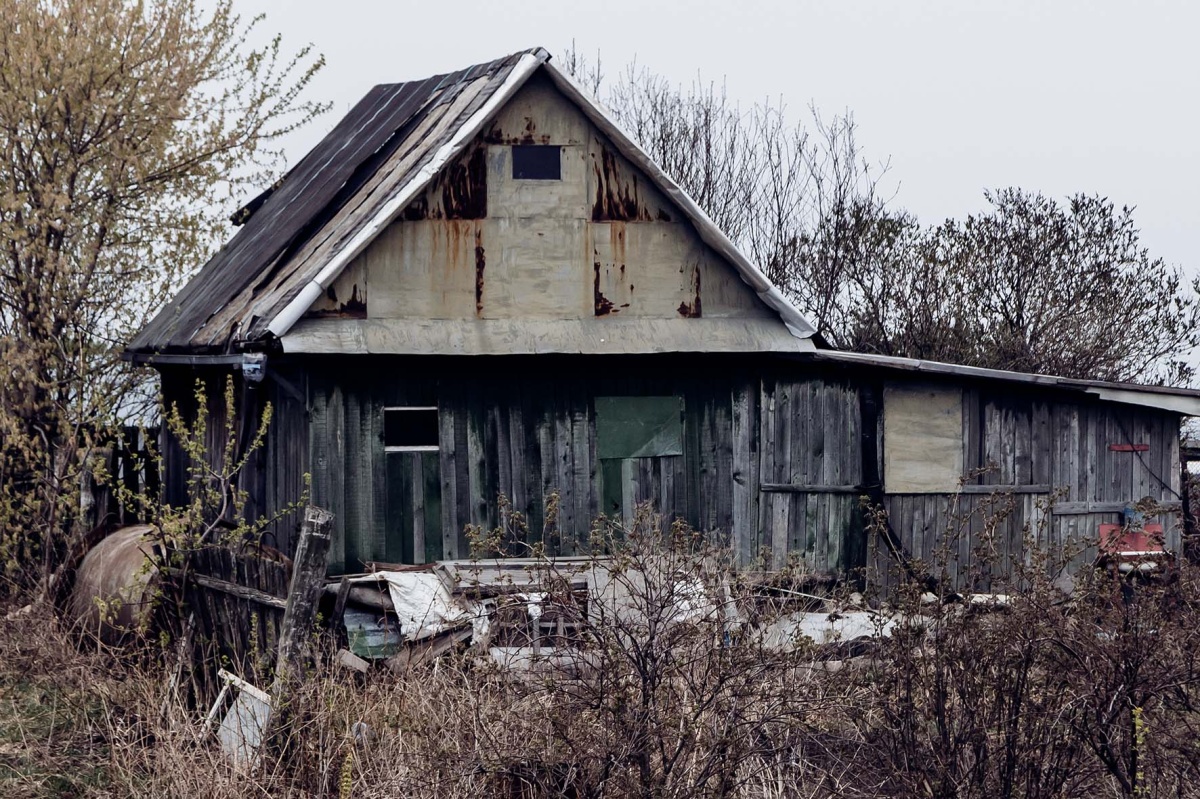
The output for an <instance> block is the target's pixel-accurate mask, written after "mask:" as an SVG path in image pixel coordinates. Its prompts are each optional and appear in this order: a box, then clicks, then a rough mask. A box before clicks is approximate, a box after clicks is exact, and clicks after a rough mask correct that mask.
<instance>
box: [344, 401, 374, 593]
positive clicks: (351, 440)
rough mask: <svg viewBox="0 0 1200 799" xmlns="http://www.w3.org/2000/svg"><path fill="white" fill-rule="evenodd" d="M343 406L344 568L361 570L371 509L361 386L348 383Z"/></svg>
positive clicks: (368, 551)
mask: <svg viewBox="0 0 1200 799" xmlns="http://www.w3.org/2000/svg"><path fill="white" fill-rule="evenodd" d="M343 396H344V402H345V408H346V418H345V445H344V456H343V460H342V469H343V473H344V475H345V481H344V485H345V492H346V493H345V496H346V504H345V518H346V522H345V525H344V526H343V530H344V535H345V541H346V569H347V571H355V572H356V571H360V570H361V569H362V566H361V564H362V562H363V561H367V560H371V559H372V558H373V557H374V556H375V553H373V552H372V551H371V545H372V543H373V542H372V540H371V530H370V510H369V508H368V507H367V505H368V503H369V502H370V495H371V479H370V472H367V471H363V468H364V465H366V464H365V463H364V460H365V459H367V458H369V456H368V455H367V454H366V453H365V452H364V451H365V450H367V449H369V447H368V446H367V442H366V441H365V440H364V438H363V437H364V434H365V432H366V424H364V420H363V412H362V411H363V393H362V389H361V387H359V386H357V385H353V384H351V385H348V386H347V387H346V391H345V393H344V395H343Z"/></svg>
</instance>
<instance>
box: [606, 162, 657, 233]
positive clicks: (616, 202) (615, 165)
mask: <svg viewBox="0 0 1200 799" xmlns="http://www.w3.org/2000/svg"><path fill="white" fill-rule="evenodd" d="M592 163H593V165H594V169H595V172H596V202H595V203H594V204H593V205H592V221H593V222H612V221H620V222H649V221H651V220H652V219H653V217H652V216H651V215H650V209H648V208H646V207H644V206H643V205H642V204H641V202H640V199H639V197H638V178H637V173H636V172H634V173H632V174H630V175H629V176H628V178H626V177H625V176H624V175H622V174H621V164H620V161H619V160H618V159H617V155H616V153H614V152H612V151H611V150H609V149H608V148H607V147H602V148H601V150H600V160H599V161H597V160H596V158H595V153H593V154H592Z"/></svg>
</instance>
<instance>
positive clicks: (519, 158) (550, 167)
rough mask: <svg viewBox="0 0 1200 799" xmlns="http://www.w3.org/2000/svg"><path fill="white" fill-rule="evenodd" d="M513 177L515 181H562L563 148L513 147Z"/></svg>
mask: <svg viewBox="0 0 1200 799" xmlns="http://www.w3.org/2000/svg"><path fill="white" fill-rule="evenodd" d="M512 176H513V179H514V180H562V148H561V147H559V146H557V145H544V144H516V145H513V148H512Z"/></svg>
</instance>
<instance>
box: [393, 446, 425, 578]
mask: <svg viewBox="0 0 1200 799" xmlns="http://www.w3.org/2000/svg"><path fill="white" fill-rule="evenodd" d="M421 458H422V455H421V453H419V452H393V453H390V454H389V455H388V456H387V463H388V472H389V480H388V488H389V491H388V495H389V496H388V505H387V507H388V516H389V518H392V517H398V519H397V522H398V523H392V524H389V527H390V528H391V529H389V531H388V532H389V533H390V535H389V536H388V549H387V555H386V559H387V560H388V561H390V562H396V561H398V562H400V563H423V562H424V561H425V529H424V527H425V480H424V475H423V474H422V472H421ZM393 471H394V472H396V473H397V474H396V477H395V478H392V476H391V472H393Z"/></svg>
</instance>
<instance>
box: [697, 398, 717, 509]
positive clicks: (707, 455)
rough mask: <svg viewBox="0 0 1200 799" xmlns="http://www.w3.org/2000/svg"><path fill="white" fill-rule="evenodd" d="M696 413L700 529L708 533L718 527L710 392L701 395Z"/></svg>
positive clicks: (714, 439)
mask: <svg viewBox="0 0 1200 799" xmlns="http://www.w3.org/2000/svg"><path fill="white" fill-rule="evenodd" d="M696 411H697V416H696V428H697V436H698V439H699V441H698V447H697V452H698V453H699V455H700V458H699V461H700V485H699V490H700V529H701V530H703V531H704V532H706V533H707V532H710V531H712V530H714V529H716V526H717V520H716V497H715V496H714V494H715V493H716V490H717V486H716V482H717V463H716V461H717V458H716V437H715V435H714V427H715V424H714V421H713V405H712V397H711V395H710V394H709V393H708V391H703V393H701V394H700V395H699V400H698V402H697V408H696Z"/></svg>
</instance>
